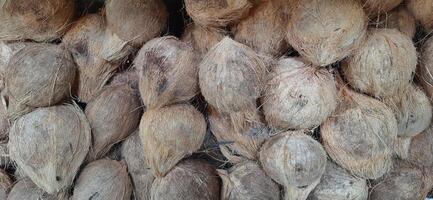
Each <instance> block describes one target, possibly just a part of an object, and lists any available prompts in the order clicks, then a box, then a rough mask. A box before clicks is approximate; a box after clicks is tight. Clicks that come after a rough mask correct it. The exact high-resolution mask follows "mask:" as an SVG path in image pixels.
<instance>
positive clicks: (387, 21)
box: [370, 1, 416, 38]
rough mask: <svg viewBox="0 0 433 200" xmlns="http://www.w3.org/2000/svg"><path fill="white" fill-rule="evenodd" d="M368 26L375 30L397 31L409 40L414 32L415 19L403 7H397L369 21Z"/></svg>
mask: <svg viewBox="0 0 433 200" xmlns="http://www.w3.org/2000/svg"><path fill="white" fill-rule="evenodd" d="M376 2H377V1H376ZM370 26H371V27H376V28H390V29H392V28H393V29H397V30H399V31H400V32H402V33H403V34H405V35H407V36H408V37H409V38H413V37H414V36H415V32H416V21H415V18H414V17H413V15H412V14H411V13H410V12H409V11H408V10H407V9H406V7H404V6H399V7H398V8H396V9H394V10H392V11H390V12H387V13H385V14H382V15H380V16H379V17H377V18H376V19H373V20H371V21H370Z"/></svg>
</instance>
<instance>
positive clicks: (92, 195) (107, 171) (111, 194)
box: [70, 159, 132, 200]
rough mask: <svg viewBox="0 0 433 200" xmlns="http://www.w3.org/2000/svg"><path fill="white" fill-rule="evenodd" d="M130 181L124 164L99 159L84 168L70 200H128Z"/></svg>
mask: <svg viewBox="0 0 433 200" xmlns="http://www.w3.org/2000/svg"><path fill="white" fill-rule="evenodd" d="M131 193H132V187H131V180H130V178H129V176H128V172H127V171H126V165H125V163H124V162H118V161H115V160H108V159H101V160H98V161H94V162H91V163H90V164H88V165H86V167H84V169H83V171H82V172H81V173H80V175H79V176H78V178H77V180H76V181H75V186H74V193H73V194H74V195H72V197H71V198H70V200H89V199H92V200H103V199H113V200H114V199H116V200H130V199H131Z"/></svg>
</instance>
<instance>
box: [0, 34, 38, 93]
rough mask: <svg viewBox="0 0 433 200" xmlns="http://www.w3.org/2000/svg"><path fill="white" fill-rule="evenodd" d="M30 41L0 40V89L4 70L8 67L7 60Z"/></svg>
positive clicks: (2, 84) (2, 88) (2, 87)
mask: <svg viewBox="0 0 433 200" xmlns="http://www.w3.org/2000/svg"><path fill="white" fill-rule="evenodd" d="M28 44H31V43H24V42H15V43H6V42H0V91H3V90H4V84H5V83H4V81H5V80H4V79H5V77H4V75H5V72H6V70H7V69H8V64H9V61H10V60H11V58H12V56H13V55H15V54H16V53H17V52H18V51H20V50H21V49H23V48H24V47H25V46H27V45H28Z"/></svg>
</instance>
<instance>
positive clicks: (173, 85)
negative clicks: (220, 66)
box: [134, 36, 199, 109]
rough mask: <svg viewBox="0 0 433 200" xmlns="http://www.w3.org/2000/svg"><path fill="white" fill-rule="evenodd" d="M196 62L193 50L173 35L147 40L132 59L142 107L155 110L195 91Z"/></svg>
mask: <svg viewBox="0 0 433 200" xmlns="http://www.w3.org/2000/svg"><path fill="white" fill-rule="evenodd" d="M198 65H199V57H198V56H197V54H196V53H195V52H194V49H193V48H192V47H190V46H188V45H187V44H186V43H184V42H182V41H180V40H178V39H177V38H176V37H173V36H165V37H161V38H156V39H153V40H151V41H149V42H147V43H146V44H145V45H144V46H143V47H142V48H141V49H140V51H139V52H138V55H137V57H136V58H135V60H134V67H135V68H137V69H138V74H139V77H140V82H139V88H140V94H141V98H142V99H143V103H144V106H146V108H147V109H155V108H160V107H163V106H166V105H170V104H174V103H179V102H183V101H188V100H189V99H191V98H192V97H194V96H195V95H196V94H197V93H198V92H199V91H198V90H199V88H198V77H197V76H198Z"/></svg>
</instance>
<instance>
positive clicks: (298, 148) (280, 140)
mask: <svg viewBox="0 0 433 200" xmlns="http://www.w3.org/2000/svg"><path fill="white" fill-rule="evenodd" d="M260 162H261V164H262V166H263V170H264V171H265V172H266V174H267V175H269V176H270V177H271V178H272V179H273V180H274V181H276V182H277V183H279V184H280V185H282V186H283V187H284V193H285V194H284V198H283V199H285V200H292V199H297V200H305V199H307V197H308V195H309V193H310V192H311V191H312V190H313V189H314V188H315V187H316V186H317V184H319V182H320V178H321V177H322V175H323V173H324V172H325V168H326V152H325V151H324V150H323V148H322V145H320V143H319V142H317V141H315V140H313V138H311V137H310V136H308V135H306V134H304V133H303V132H302V131H295V132H284V133H280V134H278V135H276V136H274V137H272V138H271V139H269V140H268V141H266V142H265V144H264V145H263V147H262V149H261V150H260Z"/></svg>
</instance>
